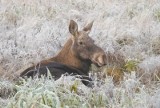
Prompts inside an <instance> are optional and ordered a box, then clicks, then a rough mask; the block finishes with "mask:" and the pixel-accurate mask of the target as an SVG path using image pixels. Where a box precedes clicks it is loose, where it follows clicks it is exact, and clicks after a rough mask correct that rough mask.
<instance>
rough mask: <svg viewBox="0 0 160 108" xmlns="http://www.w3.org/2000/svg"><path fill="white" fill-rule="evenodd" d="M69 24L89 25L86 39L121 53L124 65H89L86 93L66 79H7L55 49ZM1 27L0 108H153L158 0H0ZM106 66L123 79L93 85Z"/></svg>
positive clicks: (158, 97) (157, 89) (158, 67)
mask: <svg viewBox="0 0 160 108" xmlns="http://www.w3.org/2000/svg"><path fill="white" fill-rule="evenodd" d="M70 19H73V20H75V21H76V22H77V23H78V25H80V28H79V29H81V28H82V27H83V26H84V25H85V24H87V23H88V22H91V21H92V20H94V25H93V29H92V31H91V33H90V36H91V37H92V38H93V39H94V40H95V42H96V44H97V45H99V46H101V47H102V48H103V49H104V51H105V52H106V54H108V53H110V54H111V55H113V56H115V57H119V56H118V55H119V54H120V55H123V57H124V58H123V59H124V61H125V64H124V65H120V63H121V62H118V61H116V60H115V63H108V67H106V68H104V69H103V70H102V69H100V70H99V69H94V66H93V67H92V69H91V72H92V71H94V74H96V75H95V76H94V77H95V81H94V83H95V87H94V88H92V89H91V88H87V87H85V86H84V85H83V84H82V83H81V82H80V81H79V79H76V78H74V77H71V76H67V77H66V76H63V77H62V78H61V79H59V80H58V81H54V79H52V80H49V79H47V78H42V79H34V80H32V79H28V80H23V79H21V80H19V81H15V80H14V81H13V78H15V76H14V75H15V73H17V72H20V71H21V70H23V69H25V68H26V67H28V66H30V65H32V64H34V63H37V62H39V61H41V60H44V59H46V58H49V57H52V56H54V55H55V54H56V53H57V52H58V51H59V50H60V49H61V48H62V46H63V45H64V43H65V41H66V39H67V38H69V35H70V34H69V31H68V25H69V21H70ZM0 25H1V26H0V37H1V38H0V76H1V78H0V80H1V81H0V97H1V98H0V105H1V106H0V107H2V108H3V107H7V108H22V107H24V108H30V107H32V108H36V107H37V108H41V107H42V108H49V107H57V108H59V107H79V108H81V107H84V108H91V107H98V108H99V107H108V108H130V107H133V108H159V107H160V78H159V76H160V1H159V0H134V1H133V0H124V1H119V0H87V1H85V0H76V1H75V0H45V1H42V0H12V1H11V0H0ZM113 65H114V66H113ZM110 67H111V68H112V67H116V69H115V70H116V73H121V72H122V73H123V74H120V75H123V80H121V81H120V82H119V83H118V84H115V83H114V76H106V77H105V78H102V79H100V80H102V81H101V82H97V81H96V79H97V74H98V72H99V71H101V72H103V74H104V73H107V72H108V71H109V70H111V69H110ZM119 68H120V70H119ZM117 69H118V70H117ZM106 71H107V72H106ZM101 74H102V73H101ZM108 75H109V74H108ZM98 78H99V77H98ZM74 79H75V80H74ZM112 79H113V80H112Z"/></svg>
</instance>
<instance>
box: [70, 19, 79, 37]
mask: <svg viewBox="0 0 160 108" xmlns="http://www.w3.org/2000/svg"><path fill="white" fill-rule="evenodd" d="M69 32H70V33H71V34H72V35H73V36H77V34H78V25H77V23H76V22H75V21H74V20H70V24H69Z"/></svg>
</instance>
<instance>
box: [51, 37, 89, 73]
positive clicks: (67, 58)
mask: <svg viewBox="0 0 160 108" xmlns="http://www.w3.org/2000/svg"><path fill="white" fill-rule="evenodd" d="M71 46H72V39H69V40H68V41H67V42H66V44H65V45H64V47H63V48H62V50H61V51H60V52H59V53H58V55H57V56H55V57H53V58H52V60H53V61H55V62H58V63H62V64H65V65H67V66H71V67H73V68H76V69H79V70H81V71H83V72H84V73H85V74H88V71H89V68H90V66H91V61H90V60H83V59H80V58H79V57H78V56H76V55H75V54H73V53H72V51H71Z"/></svg>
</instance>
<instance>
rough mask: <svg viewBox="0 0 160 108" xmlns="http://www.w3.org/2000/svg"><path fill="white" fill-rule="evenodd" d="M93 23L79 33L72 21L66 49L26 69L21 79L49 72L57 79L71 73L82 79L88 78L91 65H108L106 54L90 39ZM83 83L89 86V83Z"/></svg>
mask: <svg viewBox="0 0 160 108" xmlns="http://www.w3.org/2000/svg"><path fill="white" fill-rule="evenodd" d="M92 25H93V22H91V23H89V24H88V25H87V26H85V27H84V28H83V30H81V31H78V25H77V23H76V22H75V21H73V20H71V21H70V24H69V32H70V34H71V36H70V38H69V39H68V41H67V42H66V43H65V45H64V47H63V48H62V49H61V50H60V52H59V53H58V54H57V55H56V56H55V57H52V58H50V59H47V60H43V61H41V62H40V63H38V64H36V65H34V66H32V67H30V68H28V69H26V70H25V71H23V72H22V73H21V75H20V76H21V77H24V76H28V77H30V76H31V77H33V76H35V75H37V74H38V75H42V74H44V75H46V74H47V70H49V71H50V73H51V75H53V76H54V78H55V79H58V78H59V77H61V75H62V74H65V73H69V74H71V73H72V74H75V75H81V76H82V79H87V80H91V79H90V78H88V77H87V76H88V72H89V67H90V66H91V63H94V64H96V65H98V66H103V65H105V64H106V55H105V52H104V51H103V50H102V49H101V48H100V47H98V46H97V45H95V44H94V40H92V38H90V37H89V33H90V31H91V28H92ZM82 82H83V83H84V84H85V85H88V83H87V82H85V81H83V80H82Z"/></svg>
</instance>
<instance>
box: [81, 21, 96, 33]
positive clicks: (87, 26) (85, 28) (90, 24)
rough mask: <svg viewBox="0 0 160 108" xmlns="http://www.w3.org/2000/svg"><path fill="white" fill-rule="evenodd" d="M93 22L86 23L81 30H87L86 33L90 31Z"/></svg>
mask: <svg viewBox="0 0 160 108" xmlns="http://www.w3.org/2000/svg"><path fill="white" fill-rule="evenodd" d="M93 22H94V21H92V22H91V23H89V24H87V25H86V26H85V27H84V28H83V31H85V32H87V33H90V31H91V29H92V26H93Z"/></svg>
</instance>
